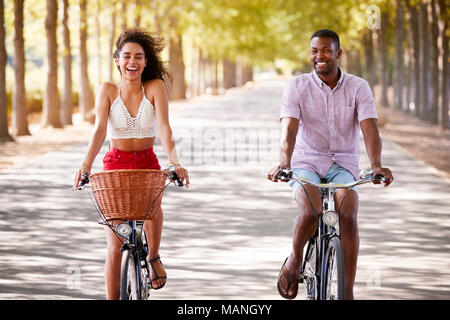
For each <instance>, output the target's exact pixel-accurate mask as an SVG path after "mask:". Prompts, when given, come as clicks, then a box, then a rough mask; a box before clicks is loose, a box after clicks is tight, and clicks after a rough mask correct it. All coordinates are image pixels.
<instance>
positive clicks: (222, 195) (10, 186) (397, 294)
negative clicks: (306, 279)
mask: <svg viewBox="0 0 450 320" xmlns="http://www.w3.org/2000/svg"><path fill="white" fill-rule="evenodd" d="M283 84H284V83H283V82H282V81H263V82H261V83H259V84H258V85H257V86H255V87H252V88H236V89H233V90H230V91H228V92H227V94H226V95H223V96H207V97H202V98H197V99H195V100H192V101H190V102H176V103H171V125H172V128H173V129H174V136H175V139H176V140H177V149H178V150H179V153H180V158H181V159H182V163H183V165H184V166H185V167H187V168H188V169H189V173H190V180H191V187H190V188H189V189H185V188H183V189H179V188H177V187H175V186H170V187H169V188H168V189H166V190H167V192H166V193H165V197H164V199H163V210H164V212H165V223H164V230H163V239H162V245H161V250H160V254H161V257H162V261H163V263H164V265H165V267H166V270H167V273H168V282H167V285H166V286H165V287H164V289H162V290H159V291H155V292H152V298H153V299H282V298H281V297H280V296H279V295H278V292H277V289H276V280H277V276H278V272H279V268H280V267H281V264H282V262H283V261H284V259H285V257H286V256H287V255H288V254H289V252H290V246H291V237H292V222H293V218H294V217H295V215H296V206H295V203H294V201H293V199H292V196H291V191H290V188H289V187H287V186H286V185H285V184H282V183H278V184H275V183H272V182H270V181H268V180H267V179H266V174H267V171H268V170H269V168H270V167H271V166H273V165H274V164H276V162H277V158H278V141H279V139H278V138H279V121H278V115H279V107H280V103H281V92H282V86H283ZM106 149H107V145H106V144H105V145H104V147H103V148H102V150H101V152H100V155H99V156H98V157H97V160H96V162H95V163H94V167H93V172H97V171H99V170H101V158H102V157H103V155H104V153H105V152H106ZM86 150H87V141H86V143H84V144H81V145H71V146H68V147H65V148H63V149H61V150H59V151H55V152H51V153H47V154H44V155H42V156H39V157H37V158H35V159H33V160H32V161H30V162H29V163H28V164H27V165H26V166H23V167H15V168H11V169H6V170H2V171H0V203H1V207H0V208H1V209H0V236H1V238H2V239H3V243H2V246H1V248H0V256H1V259H0V299H104V297H105V290H104V280H103V263H104V257H105V248H106V243H105V239H104V235H103V229H102V227H101V226H100V225H98V224H97V221H98V220H99V219H98V216H97V214H96V212H95V210H94V208H93V206H92V204H91V203H90V199H89V196H88V194H87V193H86V192H72V191H70V187H71V183H72V181H73V176H74V172H75V169H76V168H77V167H78V164H80V163H81V162H82V159H83V158H84V155H85V152H86ZM361 150H362V151H364V150H365V149H364V147H363V146H362V148H361ZM383 150H384V151H383V164H384V165H385V166H388V167H390V168H391V169H392V171H393V173H394V175H395V181H394V183H393V185H392V186H390V187H388V188H383V187H381V186H374V185H364V186H361V187H360V188H359V194H360V210H359V229H360V239H361V241H360V242H361V244H360V256H359V267H358V273H357V279H356V287H355V297H356V298H357V299H449V298H450V293H449V292H450V271H449V266H450V257H449V255H448V252H449V249H450V241H449V239H450V212H449V210H448V208H449V207H450V199H449V197H448V194H449V191H450V186H449V182H448V181H445V180H444V179H443V178H441V177H439V176H437V175H436V174H435V173H434V171H433V170H432V169H430V168H429V167H427V166H425V165H423V164H422V163H421V162H419V161H417V160H415V159H413V158H411V157H410V156H408V155H407V154H405V153H404V152H403V151H402V150H401V149H400V148H398V147H397V146H396V145H394V144H392V143H389V142H388V141H384V145H383ZM155 152H156V153H157V155H158V156H159V157H160V163H161V164H166V160H165V159H166V158H165V156H164V155H163V151H162V147H161V146H159V145H157V146H156V147H155ZM367 163H368V162H367V158H366V156H365V155H364V154H363V155H362V157H361V167H363V166H364V165H367ZM416 180H417V181H416ZM301 293H302V292H301V291H300V294H299V298H301V296H302V294H301Z"/></svg>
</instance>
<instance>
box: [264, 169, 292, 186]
mask: <svg viewBox="0 0 450 320" xmlns="http://www.w3.org/2000/svg"><path fill="white" fill-rule="evenodd" d="M291 178H292V172H291V170H290V169H288V168H282V167H281V166H280V165H278V166H276V167H273V168H272V169H271V170H270V171H269V173H268V174H267V179H269V180H271V181H273V182H278V180H280V181H282V182H288V181H289V180H290V179H291Z"/></svg>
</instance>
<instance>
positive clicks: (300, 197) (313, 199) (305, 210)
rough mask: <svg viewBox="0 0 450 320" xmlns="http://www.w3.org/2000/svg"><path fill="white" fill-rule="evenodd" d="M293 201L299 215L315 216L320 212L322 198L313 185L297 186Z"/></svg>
mask: <svg viewBox="0 0 450 320" xmlns="http://www.w3.org/2000/svg"><path fill="white" fill-rule="evenodd" d="M295 202H296V203H297V206H298V208H299V215H301V216H307V217H314V218H317V217H318V216H320V215H321V214H322V199H321V197H320V193H319V191H318V190H317V188H315V187H311V186H305V188H302V187H300V188H298V189H297V192H296V193H295Z"/></svg>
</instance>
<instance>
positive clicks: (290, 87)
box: [280, 78, 300, 120]
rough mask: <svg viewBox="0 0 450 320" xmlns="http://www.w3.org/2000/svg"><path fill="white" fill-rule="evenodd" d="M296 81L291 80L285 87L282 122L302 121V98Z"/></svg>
mask: <svg viewBox="0 0 450 320" xmlns="http://www.w3.org/2000/svg"><path fill="white" fill-rule="evenodd" d="M296 79H297V78H295V79H291V80H289V81H288V83H287V84H286V85H285V87H284V90H283V97H282V99H281V112H280V120H281V119H282V118H295V119H297V120H299V119H300V97H299V92H298V89H297V84H296Z"/></svg>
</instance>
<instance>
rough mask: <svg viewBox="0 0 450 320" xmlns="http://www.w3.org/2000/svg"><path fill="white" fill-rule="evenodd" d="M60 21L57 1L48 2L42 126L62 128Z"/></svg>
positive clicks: (48, 0)
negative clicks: (45, 77) (59, 76)
mask: <svg viewBox="0 0 450 320" xmlns="http://www.w3.org/2000/svg"><path fill="white" fill-rule="evenodd" d="M57 21H58V2H57V0H47V17H46V19H45V31H46V34H47V88H46V91H45V96H44V104H43V107H42V126H44V127H46V126H52V127H54V128H61V127H62V125H61V115H60V104H59V95H58V44H57V42H56V25H57Z"/></svg>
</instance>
